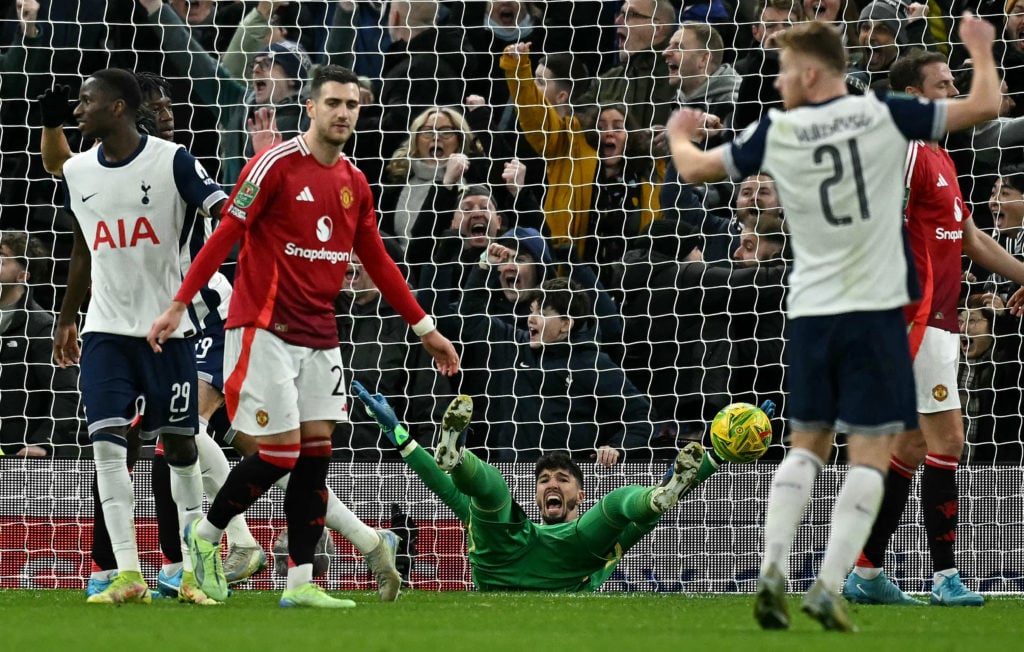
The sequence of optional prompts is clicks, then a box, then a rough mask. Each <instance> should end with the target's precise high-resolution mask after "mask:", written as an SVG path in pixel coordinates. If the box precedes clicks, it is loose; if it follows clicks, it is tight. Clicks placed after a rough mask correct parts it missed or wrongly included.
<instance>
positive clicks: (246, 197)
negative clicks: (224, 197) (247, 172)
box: [235, 181, 260, 208]
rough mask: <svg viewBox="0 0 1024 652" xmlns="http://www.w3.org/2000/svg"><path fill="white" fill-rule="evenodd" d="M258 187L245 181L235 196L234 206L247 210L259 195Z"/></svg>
mask: <svg viewBox="0 0 1024 652" xmlns="http://www.w3.org/2000/svg"><path fill="white" fill-rule="evenodd" d="M259 192H260V187H259V186H257V185H256V184H255V183H251V182H249V181H246V182H245V183H243V184H242V187H241V188H239V189H238V194H236V195H235V205H236V206H238V207H239V208H248V207H249V205H250V204H252V200H254V199H256V195H257V194H259Z"/></svg>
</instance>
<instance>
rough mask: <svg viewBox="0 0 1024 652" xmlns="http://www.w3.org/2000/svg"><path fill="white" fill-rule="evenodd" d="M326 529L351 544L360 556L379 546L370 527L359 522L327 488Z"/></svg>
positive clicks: (374, 532)
mask: <svg viewBox="0 0 1024 652" xmlns="http://www.w3.org/2000/svg"><path fill="white" fill-rule="evenodd" d="M326 523H327V527H329V528H330V529H332V530H334V531H335V532H337V533H339V534H340V535H341V536H343V537H345V538H346V539H348V540H349V541H351V542H352V545H353V546H355V547H356V550H358V551H359V552H361V553H362V554H364V555H365V554H366V553H368V552H370V551H372V550H373V549H374V548H376V547H377V546H378V545H379V544H380V537H379V536H377V532H376V531H374V529H373V528H372V527H370V526H369V525H367V524H366V523H363V522H362V521H361V520H359V517H358V516H356V515H355V514H353V513H352V510H350V509H349V508H348V507H347V506H346V505H345V503H343V502H341V500H340V499H339V498H338V497H337V496H335V495H334V491H333V490H332V489H331V488H330V487H327V521H326Z"/></svg>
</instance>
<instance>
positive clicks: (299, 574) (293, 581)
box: [285, 564, 313, 591]
mask: <svg viewBox="0 0 1024 652" xmlns="http://www.w3.org/2000/svg"><path fill="white" fill-rule="evenodd" d="M312 581H313V564H299V565H298V566H289V567H288V583H287V586H286V587H285V588H286V589H287V590H289V591H291V590H293V589H297V588H299V587H301V586H303V585H304V584H309V583H310V582H312Z"/></svg>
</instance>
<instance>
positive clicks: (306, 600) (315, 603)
mask: <svg viewBox="0 0 1024 652" xmlns="http://www.w3.org/2000/svg"><path fill="white" fill-rule="evenodd" d="M278 604H279V605H281V606H282V607H316V608H318V609H351V608H352V607H354V606H356V603H355V602H352V601H351V600H343V599H342V598H332V597H331V596H329V595H327V592H326V591H324V590H323V589H322V588H320V586H319V585H318V584H313V583H312V582H310V583H309V584H303V585H302V586H300V587H299V588H297V589H285V592H284V593H282V594H281V601H280V602H278Z"/></svg>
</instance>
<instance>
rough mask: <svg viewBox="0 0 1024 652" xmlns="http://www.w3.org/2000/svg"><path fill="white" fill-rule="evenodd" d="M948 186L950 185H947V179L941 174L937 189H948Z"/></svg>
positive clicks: (936, 185)
mask: <svg viewBox="0 0 1024 652" xmlns="http://www.w3.org/2000/svg"><path fill="white" fill-rule="evenodd" d="M948 185H949V184H948V183H946V178H945V177H943V176H942V175H941V174H940V175H939V182H938V183H936V184H935V187H936V188H945V187H946V186H948Z"/></svg>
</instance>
